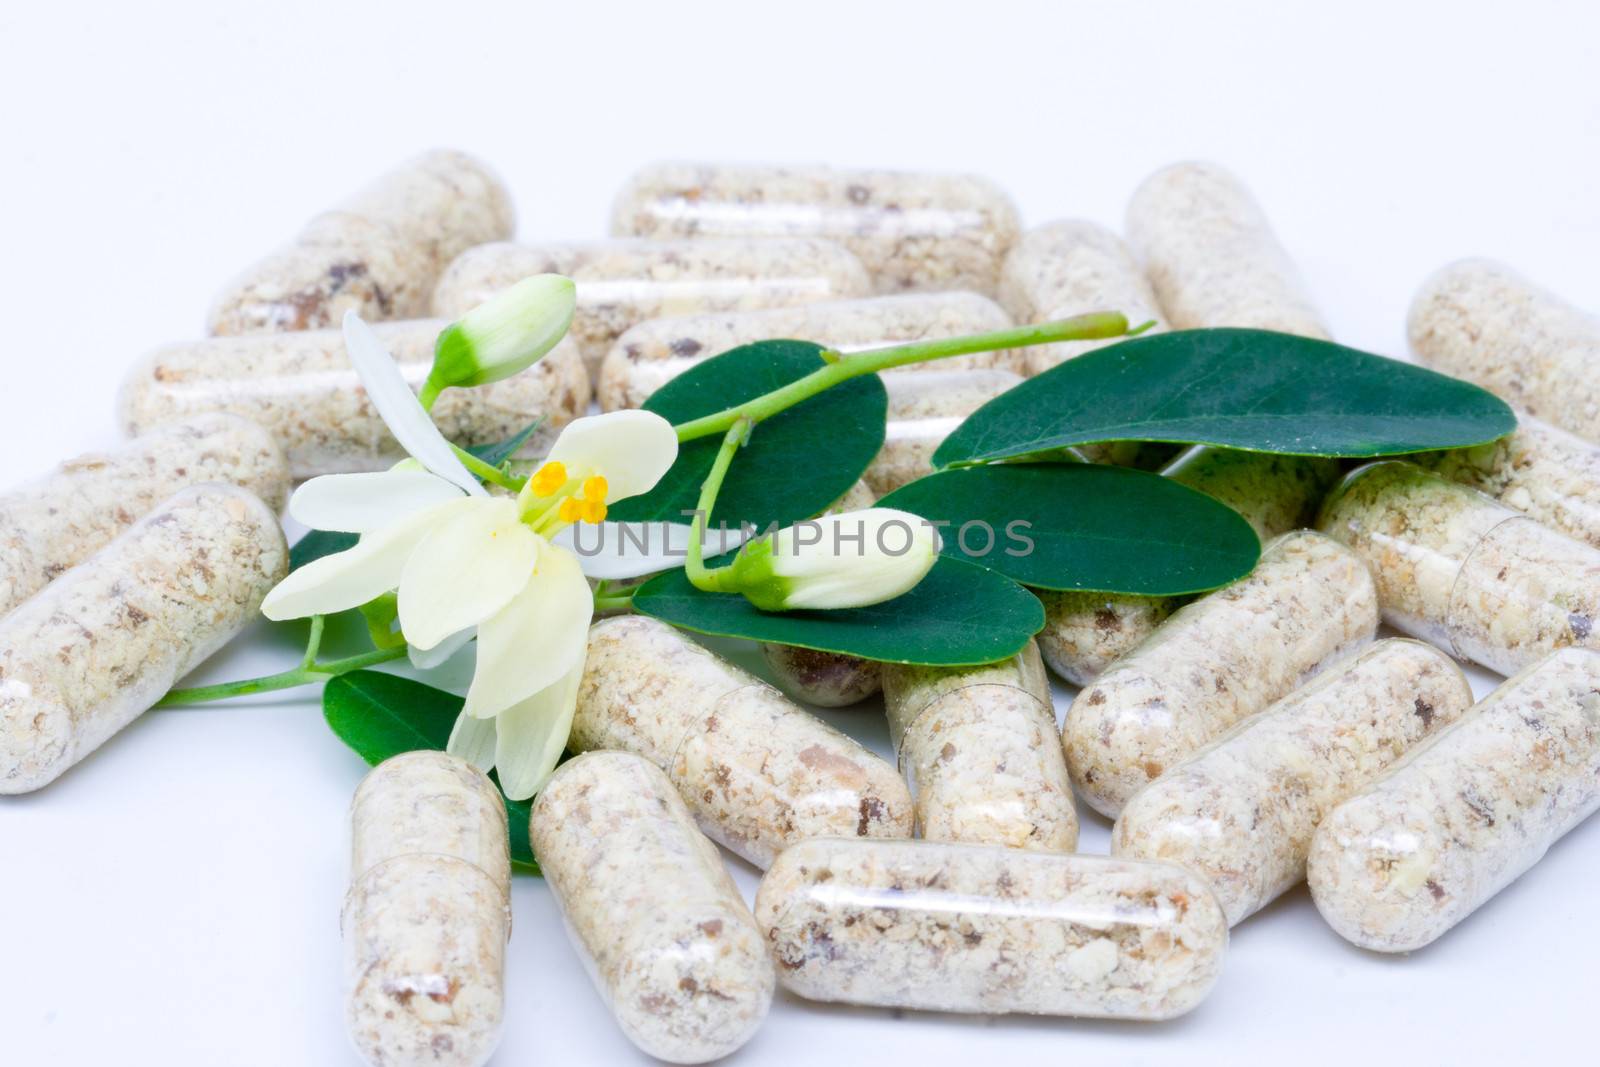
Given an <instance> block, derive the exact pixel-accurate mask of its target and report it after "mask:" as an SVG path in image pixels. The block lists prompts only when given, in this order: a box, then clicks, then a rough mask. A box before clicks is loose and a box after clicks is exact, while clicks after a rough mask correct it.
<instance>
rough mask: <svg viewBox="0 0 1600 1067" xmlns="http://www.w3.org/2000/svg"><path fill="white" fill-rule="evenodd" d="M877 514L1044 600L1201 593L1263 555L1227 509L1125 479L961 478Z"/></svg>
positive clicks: (1036, 468) (901, 494) (1151, 480)
mask: <svg viewBox="0 0 1600 1067" xmlns="http://www.w3.org/2000/svg"><path fill="white" fill-rule="evenodd" d="M878 503H879V504H880V505H881V506H883V507H893V508H900V509H901V510H903V511H909V512H911V513H912V514H914V515H921V516H922V517H923V518H926V519H930V520H934V521H936V522H940V523H949V524H950V525H949V526H947V527H944V528H943V529H942V531H941V532H942V536H943V538H944V551H945V554H946V555H950V556H954V557H956V558H958V559H965V560H968V561H970V562H972V563H976V564H978V565H980V566H983V567H988V568H990V569H991V570H996V571H999V572H1000V573H1001V574H1004V575H1006V576H1007V577H1010V578H1014V579H1016V580H1017V581H1019V582H1021V583H1023V584H1024V585H1032V586H1037V587H1039V588H1041V589H1083V590H1092V591H1095V592H1102V593H1134V594H1140V595H1144V596H1176V595H1178V594H1180V593H1200V592H1205V591H1206V590H1208V589H1215V588H1217V587H1218V586H1222V585H1227V584H1228V583H1229V582H1232V581H1235V580H1237V579H1239V578H1242V577H1244V576H1245V575H1246V574H1249V573H1250V570H1251V568H1253V567H1254V566H1255V564H1256V559H1257V558H1258V557H1259V556H1260V555H1261V545H1260V542H1259V541H1257V539H1256V535H1255V531H1253V530H1252V529H1251V528H1250V524H1249V523H1247V522H1245V521H1244V519H1242V518H1240V517H1239V514H1238V513H1237V512H1235V511H1234V510H1232V509H1231V508H1229V507H1227V506H1226V505H1223V504H1220V503H1218V502H1217V501H1216V500H1213V499H1212V498H1211V497H1209V496H1206V495H1205V494H1204V493H1197V492H1195V491H1194V490H1193V489H1190V488H1187V487H1186V486H1182V485H1179V484H1177V483H1176V482H1173V481H1171V480H1169V479H1166V478H1162V477H1160V476H1159V475H1155V474H1150V473H1148V472H1146V471H1139V470H1132V469H1129V468H1126V467H1108V466H1100V465H1096V464H1089V463H1040V464H1016V463H1004V464H992V465H989V466H983V467H965V468H962V469H959V470H951V471H943V472H941V473H938V474H933V475H929V476H928V477H926V478H920V479H918V480H917V481H914V482H912V483H911V484H910V485H907V486H904V487H902V488H900V489H897V490H895V491H894V492H892V493H890V494H889V495H888V496H886V497H884V498H883V499H882V500H880V501H879V502H878ZM1019 523H1026V524H1027V526H1025V527H1023V526H1018V525H1014V524H1019ZM965 524H973V525H965ZM963 527H964V528H963ZM1030 545H1031V547H1030Z"/></svg>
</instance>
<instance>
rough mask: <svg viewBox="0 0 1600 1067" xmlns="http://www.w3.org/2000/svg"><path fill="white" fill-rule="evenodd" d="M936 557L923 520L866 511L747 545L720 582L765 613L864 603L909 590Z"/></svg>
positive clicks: (890, 510) (934, 538) (889, 511)
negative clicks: (742, 595)
mask: <svg viewBox="0 0 1600 1067" xmlns="http://www.w3.org/2000/svg"><path fill="white" fill-rule="evenodd" d="M938 555H939V537H938V534H937V532H936V531H935V530H934V528H933V526H932V524H930V523H929V522H928V521H927V520H926V519H924V518H922V517H921V516H918V515H912V514H910V513H909V512H904V511H896V510H895V509H893V508H867V509H866V510H865V511H847V512H844V513H843V514H840V515H830V516H826V517H824V518H821V519H812V520H808V521H806V522H800V523H796V524H795V525H793V526H787V527H785V528H783V529H782V530H779V531H777V532H776V533H772V534H768V535H766V536H764V537H760V538H757V539H756V540H754V541H750V542H748V543H747V544H746V545H745V546H744V547H743V548H741V549H740V550H739V555H738V556H736V557H735V558H734V561H733V563H732V564H731V565H730V566H729V567H728V569H727V571H726V572H725V573H724V574H723V575H721V576H719V581H718V584H719V585H720V586H721V587H722V588H723V589H726V590H727V591H729V592H737V593H742V594H744V596H745V598H746V599H747V600H749V601H750V603H752V604H754V605H755V606H756V607H758V608H760V609H761V610H762V611H791V610H796V609H802V608H823V609H832V608H863V607H866V606H867V605H869V604H878V603H882V602H883V601H885V600H893V599H894V598H895V597H897V596H900V595H901V594H902V593H908V592H910V591H911V590H912V589H913V588H915V587H916V584H917V583H918V582H920V581H922V578H923V576H924V575H925V574H927V573H928V571H929V570H930V569H931V568H932V567H933V564H934V560H935V559H937V558H938Z"/></svg>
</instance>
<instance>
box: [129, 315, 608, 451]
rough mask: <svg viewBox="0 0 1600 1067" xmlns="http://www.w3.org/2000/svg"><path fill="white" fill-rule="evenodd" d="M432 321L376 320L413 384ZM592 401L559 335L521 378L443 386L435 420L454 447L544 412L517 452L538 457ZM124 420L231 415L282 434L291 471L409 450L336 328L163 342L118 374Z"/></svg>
mask: <svg viewBox="0 0 1600 1067" xmlns="http://www.w3.org/2000/svg"><path fill="white" fill-rule="evenodd" d="M446 325H448V324H447V323H445V322H443V321H441V320H438V319H421V320H417V321H414V322H392V323H380V324H378V325H377V326H375V327H374V330H375V331H376V332H377V335H378V337H379V338H380V339H381V340H382V341H383V342H384V344H385V346H386V347H387V348H388V349H389V351H390V353H391V354H393V356H394V357H395V360H396V361H397V362H398V363H399V364H400V369H401V371H402V373H403V374H404V375H405V377H406V379H407V381H409V382H410V383H411V384H412V386H413V388H420V387H421V385H422V382H423V379H425V378H426V377H427V376H428V369H429V367H431V366H432V363H433V346H434V342H435V341H436V340H437V339H438V336H439V332H440V331H441V330H443V329H444V328H445V326H446ZM588 406H589V376H588V373H587V372H586V371H585V370H584V369H583V360H582V359H581V358H580V357H579V355H578V351H577V348H576V346H575V345H574V344H573V343H572V342H570V341H563V342H562V343H561V344H559V345H557V346H556V347H555V348H554V349H553V350H551V351H550V353H549V354H547V355H546V356H545V357H544V358H543V359H541V360H539V362H537V363H535V364H534V365H533V366H532V367H530V368H528V369H527V370H525V371H523V372H522V373H521V374H518V375H515V376H514V377H511V378H507V379H505V380H504V381H499V382H495V383H494V384H492V385H485V386H480V387H478V388H476V389H446V390H445V391H444V393H443V394H442V395H441V396H440V397H439V401H438V403H437V404H435V405H434V408H433V417H434V421H435V422H437V423H438V424H439V429H440V430H441V431H442V432H443V433H444V435H445V437H447V438H449V439H450V440H451V441H454V442H456V443H457V444H460V445H463V446H467V445H485V444H494V443H496V442H499V441H504V440H505V439H507V438H509V437H513V436H515V435H516V434H518V433H520V432H521V431H522V430H523V429H525V428H526V427H527V425H528V423H530V422H532V421H533V420H534V419H535V418H541V417H542V418H543V420H544V421H543V422H541V423H540V424H539V429H538V431H537V432H536V433H535V434H534V436H533V439H532V440H531V441H530V442H529V444H528V445H527V447H526V448H525V449H524V450H523V452H524V454H532V455H543V454H544V452H545V451H546V450H547V449H548V448H549V447H550V444H551V442H553V441H554V440H555V435H556V434H557V433H558V432H559V431H560V429H561V428H562V427H563V426H565V425H566V424H567V423H569V422H571V421H572V420H573V419H574V418H576V417H577V416H579V415H581V414H583V412H584V411H585V410H587V409H588ZM119 410H120V412H121V421H122V424H123V426H124V427H125V428H126V429H127V431H128V432H129V433H131V434H139V433H143V432H144V431H145V430H146V429H147V428H149V427H151V426H154V425H157V424H159V423H162V422H166V421H168V420H170V419H174V418H179V417H182V416H186V415H192V414H194V413H197V412H203V411H229V412H233V413H235V414H238V415H244V416H246V417H248V418H250V419H252V420H254V421H255V422H258V423H260V424H261V425H262V426H265V427H266V428H267V429H268V430H270V431H271V432H272V435H273V436H274V437H276V438H277V440H278V443H279V444H280V445H282V446H283V450H284V452H285V454H286V455H287V456H288V459H289V470H290V472H291V473H292V474H293V475H294V477H296V478H310V477H313V476H315V475H318V474H345V473H349V472H353V471H372V470H382V469H384V468H386V467H388V466H390V465H392V464H394V463H396V462H398V461H399V460H401V459H403V458H405V452H404V450H402V449H401V447H400V445H399V444H398V443H397V442H396V441H395V440H394V438H393V437H391V436H390V435H389V430H388V428H387V427H386V426H384V424H383V420H382V419H381V418H380V417H379V416H378V411H377V409H376V408H374V407H373V406H372V403H371V401H369V400H368V399H367V393H366V390H365V389H363V388H362V387H361V380H360V378H358V377H357V375H356V372H355V369H354V368H353V367H351V366H350V360H349V357H348V356H347V355H346V354H345V349H344V335H343V333H341V332H340V331H338V330H307V331H304V332H301V333H294V334H279V335H272V336H265V337H225V338H216V339H213V340H209V341H194V342H189V343H186V344H176V345H168V346H166V347H165V348H158V349H156V350H155V351H154V352H152V353H150V354H149V355H148V356H147V357H145V359H144V361H143V362H142V363H141V364H140V365H139V366H138V367H136V368H135V369H134V371H133V373H132V374H130V375H129V376H128V378H127V379H126V380H125V381H124V382H123V385H122V393H121V396H120V398H119Z"/></svg>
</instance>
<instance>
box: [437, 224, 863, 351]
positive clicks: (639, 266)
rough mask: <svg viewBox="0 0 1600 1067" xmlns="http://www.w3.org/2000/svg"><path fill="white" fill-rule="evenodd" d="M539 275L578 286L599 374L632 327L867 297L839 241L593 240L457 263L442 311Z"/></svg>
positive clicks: (577, 324)
mask: <svg viewBox="0 0 1600 1067" xmlns="http://www.w3.org/2000/svg"><path fill="white" fill-rule="evenodd" d="M534 274H565V275H566V276H567V277H569V278H571V279H572V280H573V281H575V282H577V284H578V306H577V311H576V312H575V313H574V315H573V318H572V333H571V336H572V337H573V338H574V339H575V340H576V341H577V342H578V346H579V348H581V349H582V350H583V358H584V362H585V363H586V364H587V365H588V366H589V369H590V371H591V372H597V371H598V370H599V366H600V361H601V360H602V359H604V358H605V355H606V353H607V352H608V351H610V349H611V346H612V345H613V344H615V343H616V341H617V338H619V337H621V336H622V335H623V334H624V333H626V332H627V331H628V329H629V328H631V327H633V326H637V325H638V324H639V323H641V322H644V321H646V320H648V319H658V318H663V317H669V316H677V315H695V314H700V313H703V312H711V311H750V310H754V309H756V308H770V307H786V306H789V305H794V304H811V303H816V302H817V301H821V300H840V299H843V298H845V297H852V296H865V295H866V293H867V292H868V284H867V275H866V272H865V271H864V270H862V267H861V263H860V262H859V261H858V260H857V259H856V257H855V256H852V255H851V254H850V253H849V252H847V251H845V250H844V248H842V247H840V246H839V245H836V244H834V243H833V242H832V241H815V240H807V239H802V238H796V239H793V240H785V241H742V240H729V241H643V240H619V241H592V242H586V243H578V244H547V245H518V244H504V243H501V244H487V245H481V246H479V247H477V248H473V249H470V250H468V251H467V252H465V253H463V254H462V255H461V256H459V257H458V258H457V259H456V260H455V262H453V263H451V264H450V266H449V268H448V269H447V270H446V271H445V272H444V277H442V278H440V279H439V286H438V288H437V289H436V290H435V291H434V295H433V312H434V314H435V315H442V316H445V317H446V318H458V317H460V316H461V315H464V314H466V313H467V312H468V311H470V310H472V309H473V308H474V307H477V306H478V305H479V304H481V303H483V302H484V301H485V300H487V299H489V298H490V297H491V296H493V295H494V294H495V293H497V292H499V291H500V290H502V289H504V288H506V287H507V286H508V285H513V284H515V283H517V282H519V281H521V280H522V279H523V278H527V277H529V276H531V275H534Z"/></svg>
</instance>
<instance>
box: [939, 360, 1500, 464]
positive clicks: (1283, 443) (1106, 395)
mask: <svg viewBox="0 0 1600 1067" xmlns="http://www.w3.org/2000/svg"><path fill="white" fill-rule="evenodd" d="M1514 429H1516V418H1515V416H1514V415H1512V413H1511V409H1510V408H1509V407H1508V406H1507V405H1506V404H1505V403H1504V402H1503V401H1501V400H1499V399H1497V398H1496V397H1494V396H1493V395H1492V394H1490V393H1487V392H1485V391H1484V390H1482V389H1479V388H1478V387H1477V386H1475V385H1469V384H1467V383H1466V382H1463V381H1459V380H1457V379H1455V378H1449V377H1446V376H1445V375H1442V374H1437V373H1435V372H1434V371H1430V370H1426V369H1424V368H1422V367H1417V366H1413V365H1411V364H1409V363H1402V362H1400V361H1398V360H1393V359H1385V358H1384V357H1382V356H1374V355H1371V354H1369V353H1366V352H1358V351H1356V350H1355V349H1353V348H1345V347H1344V346H1342V345H1336V344H1333V343H1332V342H1329V341H1314V340H1311V339H1310V338H1306V337H1297V336H1294V335H1292V334H1285V333H1272V332H1269V331H1266V330H1238V329H1218V330H1184V331H1180V332H1176V333H1162V334H1155V335H1153V336H1149V337H1136V338H1134V339H1133V340H1131V341H1123V342H1122V343H1120V344H1115V345H1111V346H1109V347H1107V348H1101V349H1097V350H1095V351H1093V352H1089V353H1087V354H1085V355H1082V356H1079V357H1078V358H1076V359H1072V360H1068V361H1067V362H1065V363H1063V364H1061V365H1060V366H1059V367H1056V368H1055V369H1053V370H1050V371H1046V372H1045V373H1044V374H1041V375H1039V376H1038V377H1036V378H1031V379H1029V380H1028V381H1026V382H1023V383H1022V384H1021V385H1019V386H1017V387H1016V388H1015V389H1012V390H1011V391H1010V392H1008V393H1006V394H1005V395H1003V396H1000V397H996V398H995V399H994V400H991V401H990V402H989V403H987V404H985V405H984V406H983V407H981V408H979V409H978V410H977V411H975V412H973V413H972V415H971V416H969V417H968V418H967V420H966V421H965V422H964V423H962V424H961V425H960V426H959V427H957V429H956V430H955V432H954V433H952V434H951V435H950V436H949V437H947V438H945V440H944V443H943V444H941V445H940V446H939V450H938V451H937V452H936V453H934V457H933V459H934V463H935V465H937V466H940V467H950V466H954V465H958V464H970V463H981V462H984V461H988V460H996V459H1005V458H1009V457H1012V456H1023V455H1028V454H1030V453H1034V452H1040V451H1043V450H1046V449H1052V448H1062V447H1065V446H1067V445H1081V444H1093V443H1097V442H1102V441H1177V442H1182V443H1186V444H1212V445H1223V446H1225V447H1228V448H1239V449H1244V450H1247V451H1251V452H1281V453H1287V454H1292V455H1307V456H1383V455H1396V454H1401V453H1407V452H1424V451H1428V450H1430V449H1435V448H1462V447H1465V446H1467V445H1476V444H1482V443H1483V442H1486V441H1493V440H1494V439H1495V438H1497V437H1503V436H1504V435H1506V434H1508V433H1510V432H1511V431H1512V430H1514Z"/></svg>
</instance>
